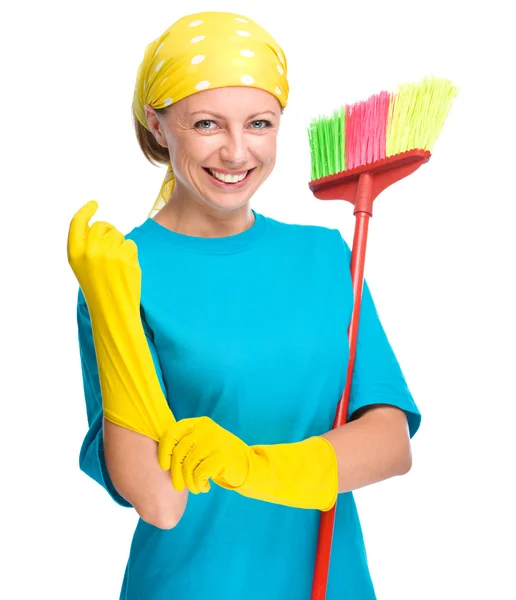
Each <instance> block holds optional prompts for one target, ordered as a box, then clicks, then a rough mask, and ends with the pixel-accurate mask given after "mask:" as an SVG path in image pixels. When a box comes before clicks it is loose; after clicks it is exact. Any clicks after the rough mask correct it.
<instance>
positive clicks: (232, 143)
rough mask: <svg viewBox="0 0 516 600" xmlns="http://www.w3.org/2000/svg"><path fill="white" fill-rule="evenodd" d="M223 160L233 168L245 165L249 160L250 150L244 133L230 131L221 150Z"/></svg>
mask: <svg viewBox="0 0 516 600" xmlns="http://www.w3.org/2000/svg"><path fill="white" fill-rule="evenodd" d="M220 157H221V158H222V160H223V161H224V162H226V163H228V164H230V165H231V166H232V167H233V168H238V167H240V166H243V165H245V163H246V162H247V160H248V148H247V142H246V139H245V134H244V132H243V131H228V132H227V134H226V136H225V138H224V143H223V145H222V147H221V149H220Z"/></svg>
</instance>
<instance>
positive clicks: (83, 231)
mask: <svg viewBox="0 0 516 600" xmlns="http://www.w3.org/2000/svg"><path fill="white" fill-rule="evenodd" d="M98 206H99V205H98V202H97V201H96V200H90V201H89V202H87V203H86V204H85V205H84V206H82V207H81V208H80V209H79V210H78V211H77V212H76V213H75V215H74V216H73V217H72V220H71V221H70V227H69V230H68V243H67V251H68V259H69V260H70V257H71V255H73V253H74V250H77V249H79V250H81V249H82V248H83V246H84V242H85V240H86V238H87V236H88V230H89V221H90V219H91V218H92V217H93V215H94V214H95V213H96V212H97V208H98Z"/></svg>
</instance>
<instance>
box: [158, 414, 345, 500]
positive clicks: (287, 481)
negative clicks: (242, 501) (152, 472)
mask: <svg viewBox="0 0 516 600" xmlns="http://www.w3.org/2000/svg"><path fill="white" fill-rule="evenodd" d="M158 460H159V463H160V466H161V468H162V469H164V470H168V469H170V470H171V475H172V484H173V486H174V487H175V489H176V490H177V491H182V490H183V489H184V487H185V485H186V486H187V487H188V489H189V490H190V491H191V492H192V493H194V494H198V493H199V492H201V493H205V492H207V491H209V490H210V484H209V482H208V479H212V481H214V482H215V483H216V484H217V485H220V486H221V487H223V488H225V489H228V490H233V491H235V492H238V493H239V494H242V495H243V496H246V497H248V498H255V499H257V500H263V501H265V502H272V503H274V504H282V505H285V506H292V507H296V508H311V509H318V510H321V511H328V510H330V509H331V508H332V507H333V506H334V504H335V502H336V500H337V494H338V467H337V456H336V454H335V450H334V449H333V446H332V445H331V443H330V442H329V441H328V440H327V439H326V438H323V437H320V436H313V437H310V438H308V439H306V440H303V441H301V442H295V443H291V444H273V445H261V446H248V445H247V444H246V443H245V442H243V441H242V440H241V439H240V438H238V437H237V436H236V435H234V434H232V433H231V432H229V431H227V430H226V429H224V428H223V427H221V426H220V425H218V424H217V423H215V421H213V420H212V419H210V418H209V417H196V418H191V419H182V420H181V421H178V422H177V423H176V424H175V425H173V426H172V427H171V428H170V429H168V430H167V431H166V432H165V433H164V435H163V437H162V438H161V440H160V443H159V446H158Z"/></svg>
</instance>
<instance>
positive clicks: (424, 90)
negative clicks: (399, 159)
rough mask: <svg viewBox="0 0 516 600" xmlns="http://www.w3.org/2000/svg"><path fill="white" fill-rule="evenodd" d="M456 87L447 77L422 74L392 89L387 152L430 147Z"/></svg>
mask: <svg viewBox="0 0 516 600" xmlns="http://www.w3.org/2000/svg"><path fill="white" fill-rule="evenodd" d="M457 94H458V88H457V87H456V86H454V85H453V83H452V82H451V81H449V80H448V79H439V78H437V77H425V78H424V79H423V80H422V81H420V82H418V83H405V84H403V85H401V86H399V90H398V91H397V92H394V93H391V102H390V106H389V115H388V118H387V133H386V156H392V155H394V154H399V153H400V152H405V151H407V150H414V149H418V150H429V151H430V152H431V151H432V149H433V146H434V144H435V141H436V140H437V138H438V136H439V134H440V132H441V129H442V127H443V125H444V122H445V120H446V117H447V116H448V112H449V110H450V108H451V105H452V103H453V100H454V98H455V97H456V96H457Z"/></svg>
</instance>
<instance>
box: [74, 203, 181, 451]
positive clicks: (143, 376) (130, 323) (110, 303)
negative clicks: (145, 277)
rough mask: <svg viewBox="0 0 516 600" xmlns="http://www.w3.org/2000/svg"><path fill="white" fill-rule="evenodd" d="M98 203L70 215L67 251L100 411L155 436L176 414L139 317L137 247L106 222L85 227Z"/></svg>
mask: <svg viewBox="0 0 516 600" xmlns="http://www.w3.org/2000/svg"><path fill="white" fill-rule="evenodd" d="M97 208H98V204H97V202H95V201H90V202H88V203H86V204H85V205H84V206H83V207H82V208H81V209H80V210H79V211H78V212H77V213H76V214H75V215H74V217H73V218H72V220H71V223H70V229H69V233H68V244H67V252H68V262H69V264H70V266H71V268H72V270H73V272H74V273H75V276H76V278H77V280H78V282H79V285H80V287H81V289H82V292H83V294H84V297H85V299H86V303H87V305H88V311H89V314H90V319H91V327H92V333H93V341H94V344H95V352H96V356H97V364H98V369H99V379H100V387H101V392H102V407H103V411H104V416H105V418H106V419H107V420H108V421H111V422H113V423H115V424H116V425H120V426H122V427H125V428H127V429H131V430H133V431H136V432H138V433H141V434H143V435H145V436H147V437H150V438H153V439H154V440H156V441H159V439H160V437H161V435H162V434H163V432H164V431H165V430H167V429H168V428H169V427H170V426H171V425H173V424H174V423H175V418H174V416H173V414H172V412H171V410H170V408H169V406H168V404H167V401H166V398H165V396H164V394H163V392H162V390H161V386H160V383H159V379H158V376H157V375H156V369H155V367H154V362H153V360H152V355H151V353H150V349H149V345H148V343H147V338H146V337H145V331H144V329H143V324H142V322H141V316H140V293H141V270H140V265H139V263H138V248H137V246H136V244H135V243H134V241H132V240H125V239H124V236H123V235H122V234H121V233H120V232H119V231H118V230H117V229H115V227H113V225H111V224H110V223H105V222H103V221H96V222H95V223H93V225H92V226H91V227H89V225H88V223H89V220H90V219H91V217H92V216H93V215H94V214H95V212H96V211H97Z"/></svg>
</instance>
